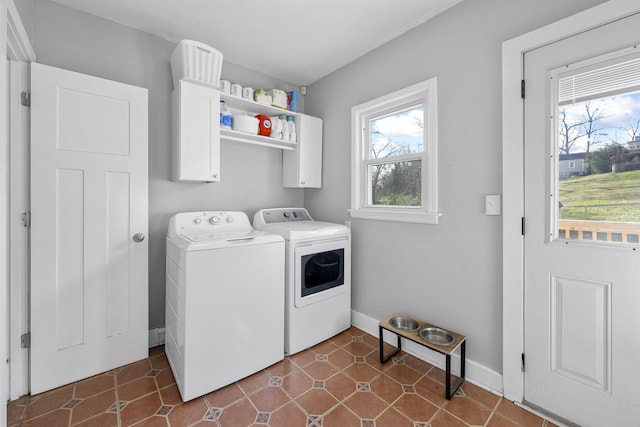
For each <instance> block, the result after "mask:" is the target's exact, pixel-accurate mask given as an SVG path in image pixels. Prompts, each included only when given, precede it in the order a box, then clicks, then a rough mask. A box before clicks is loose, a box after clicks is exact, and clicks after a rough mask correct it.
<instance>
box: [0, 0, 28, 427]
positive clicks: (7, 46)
mask: <svg viewBox="0 0 640 427" xmlns="http://www.w3.org/2000/svg"><path fill="white" fill-rule="evenodd" d="M0 49H2V57H3V58H9V59H11V60H12V61H15V62H16V63H18V66H17V67H12V72H11V76H9V75H8V74H7V67H6V66H5V65H3V66H2V67H0V87H2V88H6V87H8V86H9V85H11V90H10V93H7V92H6V91H5V90H0V129H4V130H5V131H3V132H0V147H1V149H0V171H3V175H2V176H1V177H0V182H1V184H2V185H0V188H1V190H0V206H1V207H2V209H0V224H4V226H1V227H0V241H4V242H6V241H8V239H7V238H8V237H9V236H10V235H11V234H12V233H14V231H15V228H16V225H15V224H16V222H15V221H12V219H13V218H7V216H6V214H7V210H6V208H7V207H8V206H9V205H10V203H11V200H10V199H9V194H7V192H6V188H7V185H8V186H10V188H11V189H12V190H16V192H17V193H18V194H22V195H24V194H25V193H24V191H26V189H27V185H28V182H23V181H22V180H19V181H18V182H15V178H14V175H13V172H12V176H7V175H4V172H6V171H7V168H8V167H9V164H10V162H11V160H12V159H10V158H7V156H6V154H7V148H8V146H9V145H12V146H14V147H15V146H20V147H21V148H24V150H25V151H26V147H27V142H28V140H27V138H28V136H27V134H25V133H23V132H20V128H21V123H24V121H25V120H27V119H28V117H27V116H28V112H26V111H25V109H22V108H18V109H16V110H14V109H13V107H15V106H16V105H19V99H16V98H15V96H12V95H11V93H15V89H17V88H18V87H19V86H20V85H23V84H25V83H26V82H27V78H26V74H27V64H28V63H29V62H31V61H34V60H35V58H36V55H35V52H34V50H33V47H32V46H31V42H30V41H29V37H28V36H27V32H26V30H25V28H24V25H23V24H22V21H21V20H20V15H19V14H18V10H17V9H16V6H15V4H14V2H13V0H0ZM16 68H20V69H21V70H20V74H19V76H18V77H19V78H18V79H15V78H14V77H15V74H14V73H15V71H18V70H17V69H16ZM27 84H28V83H27ZM7 108H10V109H11V111H12V112H13V111H16V112H17V114H13V115H11V118H10V120H11V121H10V123H8V122H7V118H8V117H9V116H8V111H7ZM8 125H11V135H9V134H8V133H7V132H6V129H7V127H8ZM15 138H19V140H17V141H16V140H15ZM5 179H6V181H5ZM22 234H23V235H24V233H22ZM14 243H15V242H12V246H11V247H10V248H11V249H13V248H14ZM19 244H21V245H26V244H27V242H26V237H25V241H22V242H19ZM7 249H9V247H8V246H5V245H0V307H4V308H5V313H9V314H8V315H7V316H4V315H3V316H0V357H1V358H2V359H0V360H7V361H8V362H7V363H6V364H5V366H2V368H0V384H3V385H4V384H6V386H2V387H0V425H4V424H5V423H6V415H7V414H6V405H5V404H4V402H6V401H7V400H8V399H9V398H13V399H15V398H16V397H18V396H19V394H25V393H27V392H28V382H27V378H28V365H27V364H25V363H20V362H19V360H24V359H25V357H23V355H24V351H23V352H22V353H23V354H22V355H20V357H17V359H18V360H15V359H16V352H15V350H16V349H15V348H14V347H15V346H14V345H13V342H14V338H15V335H16V334H18V336H19V334H20V331H19V330H14V329H15V328H14V327H13V325H14V324H15V322H16V321H18V323H21V322H22V321H23V320H24V319H28V312H26V311H25V309H23V307H22V306H21V307H18V309H17V310H16V309H15V307H14V310H13V311H10V308H11V304H10V303H11V300H10V299H9V295H11V296H15V295H16V293H17V294H18V295H22V297H24V298H26V296H25V295H26V294H27V292H28V282H27V281H26V276H24V275H23V276H22V278H21V279H19V280H16V277H15V276H14V273H15V270H16V268H19V266H20V265H21V264H20V263H22V262H23V260H20V261H19V263H18V264H17V266H16V264H14V263H15V261H16V260H15V258H11V257H9V253H7ZM23 267H24V265H23ZM9 277H11V283H9V282H8V280H7V279H9ZM18 339H19V338H18ZM17 350H18V351H19V350H20V347H18V349H17ZM17 354H20V353H19V352H18V353H17ZM12 360H14V361H15V362H16V363H12V362H11V361H12ZM16 394H18V395H16Z"/></svg>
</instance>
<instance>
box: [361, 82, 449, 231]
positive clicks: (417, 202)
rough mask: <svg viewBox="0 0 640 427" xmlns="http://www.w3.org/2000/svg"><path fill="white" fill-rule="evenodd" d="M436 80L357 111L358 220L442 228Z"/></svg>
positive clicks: (374, 102)
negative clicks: (438, 193)
mask: <svg viewBox="0 0 640 427" xmlns="http://www.w3.org/2000/svg"><path fill="white" fill-rule="evenodd" d="M436 100H437V98H436V79H435V78H434V79H431V80H427V81H425V82H422V83H418V84H416V85H413V86H411V87H409V88H406V89H403V90H400V91H397V92H394V93H392V94H389V95H386V96H383V97H380V98H377V99H374V100H372V101H369V102H367V103H364V104H361V105H358V106H355V107H353V109H352V129H353V141H352V144H353V145H352V206H351V210H350V211H349V212H350V213H351V216H352V217H353V218H368V219H379V220H389V221H404V222H420V223H432V224H437V218H438V213H437V161H436V160H437V120H436V117H437V114H436V113H437V111H436V106H437V102H436Z"/></svg>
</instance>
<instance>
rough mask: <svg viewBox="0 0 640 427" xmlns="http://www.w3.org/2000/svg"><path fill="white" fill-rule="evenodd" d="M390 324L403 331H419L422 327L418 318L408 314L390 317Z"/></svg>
mask: <svg viewBox="0 0 640 427" xmlns="http://www.w3.org/2000/svg"><path fill="white" fill-rule="evenodd" d="M389 324H390V325H391V326H392V327H394V328H396V329H400V330H402V331H417V330H418V328H419V327H420V325H419V324H418V321H417V320H414V319H412V318H410V317H407V316H393V317H392V318H391V319H389Z"/></svg>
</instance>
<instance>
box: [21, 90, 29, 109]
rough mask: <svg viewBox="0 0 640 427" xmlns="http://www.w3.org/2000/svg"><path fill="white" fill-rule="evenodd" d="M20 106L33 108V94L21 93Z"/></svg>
mask: <svg viewBox="0 0 640 427" xmlns="http://www.w3.org/2000/svg"><path fill="white" fill-rule="evenodd" d="M20 104H22V105H24V106H25V107H31V92H28V91H24V92H20Z"/></svg>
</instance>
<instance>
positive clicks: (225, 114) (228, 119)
mask: <svg viewBox="0 0 640 427" xmlns="http://www.w3.org/2000/svg"><path fill="white" fill-rule="evenodd" d="M232 124H233V116H232V115H231V111H229V107H227V104H225V103H224V100H222V99H221V100H220V128H221V129H231V125H232Z"/></svg>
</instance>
